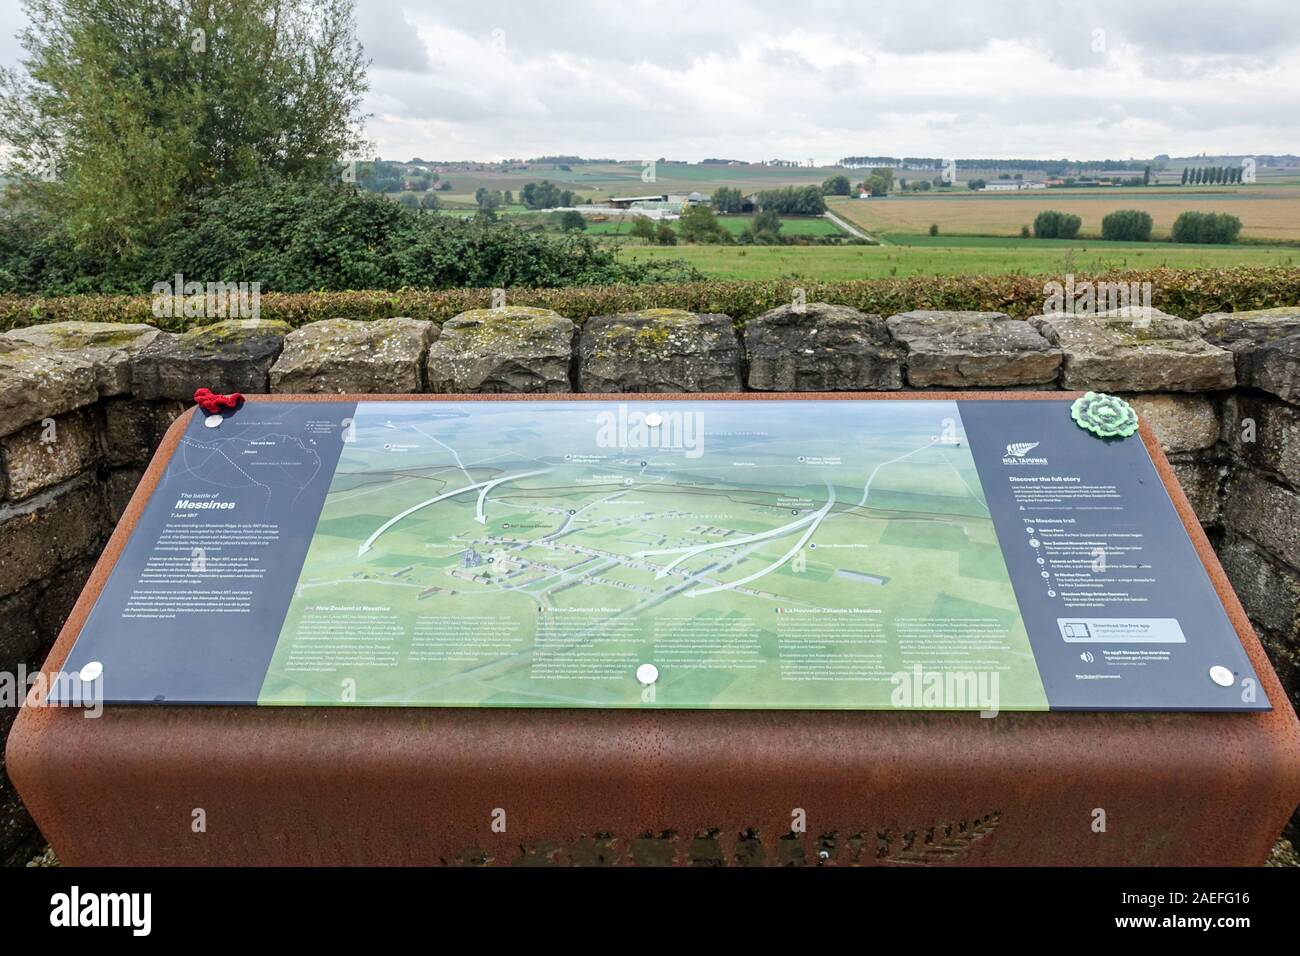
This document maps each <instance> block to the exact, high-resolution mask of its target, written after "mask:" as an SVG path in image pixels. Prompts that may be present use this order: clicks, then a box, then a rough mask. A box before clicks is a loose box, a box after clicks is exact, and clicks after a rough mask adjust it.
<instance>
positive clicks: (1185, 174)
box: [1183, 166, 1187, 186]
mask: <svg viewBox="0 0 1300 956" xmlns="http://www.w3.org/2000/svg"><path fill="white" fill-rule="evenodd" d="M1183 185H1184V186H1186V185H1187V167H1186V166H1184V167H1183Z"/></svg>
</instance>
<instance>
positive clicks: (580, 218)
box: [553, 209, 587, 232]
mask: <svg viewBox="0 0 1300 956" xmlns="http://www.w3.org/2000/svg"><path fill="white" fill-rule="evenodd" d="M553 215H555V216H557V217H558V218H559V223H558V225H559V227H560V231H561V232H582V231H583V230H585V229H586V228H587V217H586V216H584V215H583V214H582V213H580V212H578V211H577V210H576V209H569V210H567V211H565V212H561V213H554V214H553Z"/></svg>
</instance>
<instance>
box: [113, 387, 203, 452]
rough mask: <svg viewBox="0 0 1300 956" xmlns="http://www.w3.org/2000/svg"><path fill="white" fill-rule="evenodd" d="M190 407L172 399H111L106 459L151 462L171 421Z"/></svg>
mask: <svg viewBox="0 0 1300 956" xmlns="http://www.w3.org/2000/svg"><path fill="white" fill-rule="evenodd" d="M189 407H190V406H188V405H186V404H185V403H184V402H179V401H171V400H164V401H160V402H140V401H135V400H132V399H120V398H119V399H110V400H109V401H108V402H106V403H105V404H104V446H105V455H104V457H105V461H107V463H108V464H110V465H113V466H118V465H143V464H147V463H148V462H149V459H150V458H152V457H153V453H154V450H155V449H156V448H157V447H158V443H159V442H160V441H162V437H163V435H165V434H166V433H167V429H168V428H169V427H170V426H171V423H172V422H174V421H175V420H176V418H177V417H178V416H179V415H182V414H183V413H184V412H185V411H186V410H187V409H188V408H189Z"/></svg>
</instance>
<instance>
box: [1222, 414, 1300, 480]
mask: <svg viewBox="0 0 1300 956" xmlns="http://www.w3.org/2000/svg"><path fill="white" fill-rule="evenodd" d="M1223 436H1224V439H1225V440H1226V441H1227V443H1228V447H1229V449H1231V451H1232V452H1233V454H1235V455H1237V456H1238V457H1240V458H1242V459H1243V460H1245V461H1247V462H1249V463H1250V464H1251V465H1253V466H1254V467H1256V468H1258V469H1259V470H1260V471H1266V472H1272V473H1273V474H1275V475H1277V476H1279V477H1280V478H1281V479H1282V480H1283V481H1284V482H1286V483H1287V484H1289V485H1290V486H1291V487H1292V488H1293V489H1296V490H1300V409H1298V408H1296V407H1295V406H1294V405H1288V404H1287V403H1286V402H1280V401H1278V400H1277V399H1274V398H1270V397H1266V396H1263V395H1251V394H1236V395H1234V396H1232V398H1230V399H1229V400H1228V401H1227V402H1225V403H1224V409H1223Z"/></svg>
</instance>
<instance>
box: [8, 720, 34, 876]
mask: <svg viewBox="0 0 1300 956" xmlns="http://www.w3.org/2000/svg"><path fill="white" fill-rule="evenodd" d="M17 715H18V708H17V707H0V740H5V739H8V736H9V728H10V727H11V726H12V725H13V722H14V718H15V717H16V716H17ZM44 843H45V838H44V837H42V836H41V833H40V831H39V830H37V829H36V824H35V823H34V822H32V818H31V817H30V816H28V814H27V810H26V808H24V807H23V802H22V800H20V799H19V798H18V793H17V792H16V791H15V790H14V788H13V784H12V783H10V782H9V777H8V775H7V774H6V773H5V769H4V747H0V866H23V865H24V864H26V862H27V861H28V860H30V859H31V858H32V857H33V856H35V855H36V854H37V853H38V852H39V851H40V848H41V846H42V845H43V844H44Z"/></svg>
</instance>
